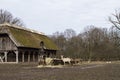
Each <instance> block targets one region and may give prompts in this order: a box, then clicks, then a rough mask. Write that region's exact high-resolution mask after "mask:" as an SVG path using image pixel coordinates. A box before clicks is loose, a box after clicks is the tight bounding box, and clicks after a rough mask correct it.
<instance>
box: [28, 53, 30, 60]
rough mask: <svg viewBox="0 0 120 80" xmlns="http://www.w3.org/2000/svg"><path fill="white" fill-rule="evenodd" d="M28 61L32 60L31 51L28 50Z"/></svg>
mask: <svg viewBox="0 0 120 80" xmlns="http://www.w3.org/2000/svg"><path fill="white" fill-rule="evenodd" d="M28 62H30V52H28Z"/></svg>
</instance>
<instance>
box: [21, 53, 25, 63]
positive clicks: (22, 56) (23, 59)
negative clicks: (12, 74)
mask: <svg viewBox="0 0 120 80" xmlns="http://www.w3.org/2000/svg"><path fill="white" fill-rule="evenodd" d="M24 58H25V57H24V52H22V62H25V60H24Z"/></svg>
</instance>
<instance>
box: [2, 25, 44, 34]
mask: <svg viewBox="0 0 120 80" xmlns="http://www.w3.org/2000/svg"><path fill="white" fill-rule="evenodd" d="M0 26H9V27H13V28H17V29H22V30H25V31H29V32H32V33H37V34H41V35H45V34H44V33H43V32H39V31H36V30H32V29H29V28H26V27H22V26H21V27H20V26H16V25H13V24H9V23H3V24H0Z"/></svg>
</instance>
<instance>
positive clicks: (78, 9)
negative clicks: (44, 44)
mask: <svg viewBox="0 0 120 80" xmlns="http://www.w3.org/2000/svg"><path fill="white" fill-rule="evenodd" d="M0 8H1V9H5V10H7V11H9V12H11V13H12V14H13V15H14V16H15V17H19V18H21V19H22V20H23V22H24V23H25V25H26V27H27V28H31V29H34V30H37V31H40V32H43V33H45V34H47V35H48V34H49V35H50V34H52V33H54V32H56V31H59V32H63V31H64V30H65V29H73V30H75V31H76V33H80V32H81V31H82V30H84V28H85V27H86V26H89V25H94V26H98V27H110V26H111V24H110V23H109V21H108V16H111V14H112V13H115V10H119V11H120V0H0Z"/></svg>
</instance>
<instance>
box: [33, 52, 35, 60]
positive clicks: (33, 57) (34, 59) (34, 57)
mask: <svg viewBox="0 0 120 80" xmlns="http://www.w3.org/2000/svg"><path fill="white" fill-rule="evenodd" d="M33 62H35V52H33Z"/></svg>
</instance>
